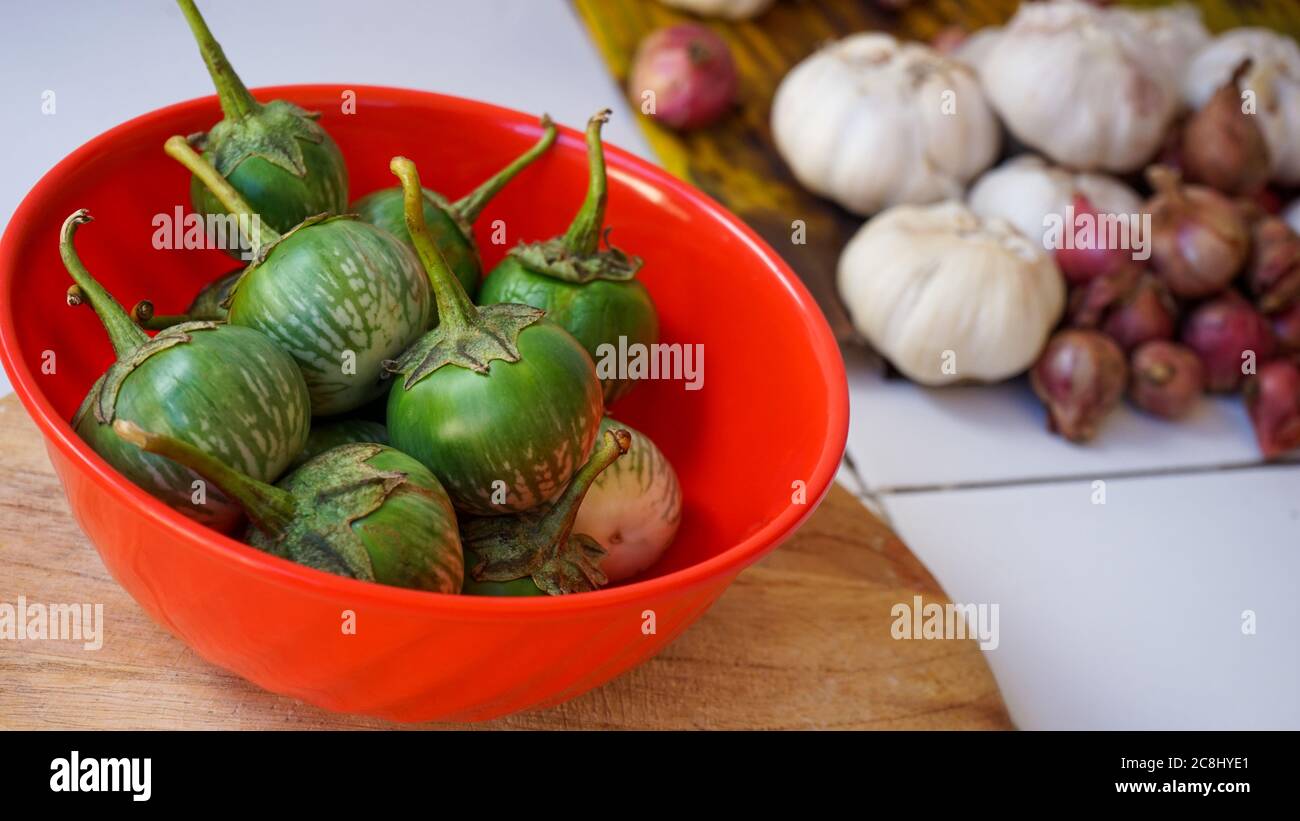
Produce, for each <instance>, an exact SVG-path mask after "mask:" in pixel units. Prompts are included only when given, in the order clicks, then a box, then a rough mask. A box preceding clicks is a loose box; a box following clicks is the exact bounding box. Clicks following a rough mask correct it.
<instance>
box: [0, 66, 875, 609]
mask: <svg viewBox="0 0 1300 821" xmlns="http://www.w3.org/2000/svg"><path fill="white" fill-rule="evenodd" d="M345 90H351V91H354V92H356V93H357V94H358V97H361V98H364V97H366V96H370V98H371V99H382V100H383V101H384V102H385V103H396V104H421V103H424V104H427V103H428V102H430V101H431V100H436V101H437V102H438V104H439V106H440V107H443V108H445V109H448V110H451V111H452V112H453V113H454V112H456V111H462V112H465V113H466V114H469V113H475V114H479V115H483V114H487V115H489V116H491V117H493V118H496V119H499V120H513V121H514V122H516V123H517V124H518V125H519V126H521V127H531V128H536V126H537V122H538V118H537V117H536V116H534V115H530V114H525V113H523V112H520V111H516V110H514V109H509V108H504V107H501V106H495V105H491V104H488V103H483V102H479V101H476V100H469V99H465V98H463V97H455V96H451V95H446V94H437V93H434V92H429V91H420V90H416V89H408V88H398V87H393V86H373V85H344V84H332V83H317V84H296V85H279V86H265V87H260V88H257V89H254V91H255V92H256V93H257V95H258V96H259V97H283V98H285V99H289V100H293V99H295V98H300V97H303V96H319V95H322V94H330V95H333V96H336V97H337V96H338V95H339V94H341V93H342V92H343V91H345ZM215 101H216V97H215V96H212V95H209V96H206V97H199V98H195V99H192V100H186V101H184V102H180V103H175V104H172V105H169V106H165V107H163V108H159V109H155V110H154V111H150V112H148V113H145V114H142V115H140V116H138V117H134V118H132V119H130V120H127V121H126V122H124V123H122V124H121V125H118V126H115V127H114V128H111V129H109V130H108V131H106V132H104V133H102V134H100V135H99V136H97V137H94V138H92V139H90V140H89V141H88V142H86V143H85V144H84V145H82V146H81V147H80V148H78V149H77V150H75V151H73V152H72V153H71V154H69V155H68V156H67V157H65V158H64V159H63V160H61V161H60V162H59V163H58V164H57V165H55V166H54V167H53V168H51V169H50V170H49V171H48V172H46V174H45V175H44V176H43V177H41V179H40V180H39V181H38V182H37V183H36V185H35V186H33V187H32V190H31V191H29V192H28V194H27V196H25V197H24V198H23V201H22V202H21V203H20V204H19V206H18V208H17V209H16V210H15V211H14V214H13V217H12V219H11V220H10V222H9V225H8V227H7V228H6V230H5V232H4V236H3V238H0V293H9V292H12V288H13V283H12V282H11V280H12V279H14V277H15V276H16V273H17V265H16V263H17V260H16V259H15V256H16V253H17V251H16V247H17V245H18V241H17V237H18V235H19V234H21V233H24V232H25V231H27V230H29V229H30V228H31V227H32V224H33V223H34V222H35V220H36V217H35V214H34V213H32V212H33V211H34V210H35V207H36V206H35V202H36V200H38V199H40V198H41V195H42V194H44V193H46V192H47V191H50V190H54V189H57V188H59V187H61V186H62V185H63V183H64V180H65V179H66V178H68V177H70V176H71V174H72V172H73V171H74V170H75V169H76V168H77V166H78V165H79V164H80V163H81V162H82V161H84V160H85V159H86V158H87V157H89V156H90V155H92V154H94V153H96V152H98V151H101V150H102V146H103V145H104V144H105V143H108V142H111V141H112V140H113V139H114V138H116V137H118V136H120V135H122V134H124V133H128V132H131V131H133V130H135V129H136V128H137V127H139V126H141V125H144V124H152V123H154V122H156V121H159V120H167V119H170V118H172V117H174V116H176V115H178V114H181V113H189V112H190V110H192V109H195V108H200V107H211V106H214V105H215ZM560 133H561V137H560V139H561V141H564V142H566V143H569V144H571V145H572V146H576V147H578V148H580V149H581V148H582V146H583V144H584V143H583V134H582V132H581V131H578V130H575V129H572V128H568V127H561V129H560ZM606 162H607V164H608V165H609V167H610V170H611V172H624V173H628V174H629V175H631V176H633V177H637V178H640V179H641V180H644V181H647V182H649V183H651V184H652V185H654V186H656V187H658V188H661V189H667V190H670V191H672V192H673V193H675V194H677V195H678V196H680V197H682V198H684V199H686V200H688V201H690V202H691V203H692V204H694V205H695V206H696V207H698V208H700V209H701V210H702V211H704V212H705V213H708V214H709V215H711V216H713V217H715V218H717V219H718V220H719V222H721V223H722V224H723V225H725V226H727V228H728V229H729V230H731V231H732V233H733V234H735V235H736V236H738V237H739V238H740V239H741V240H742V241H743V242H744V243H745V244H746V245H748V246H749V247H750V249H751V250H752V251H753V253H754V254H755V256H756V257H758V258H759V259H760V260H762V261H763V262H764V263H765V264H766V265H767V267H768V268H769V269H770V270H771V271H772V273H773V274H774V275H775V276H776V277H777V279H778V280H779V281H780V282H781V284H782V285H784V286H785V288H786V290H787V291H788V292H789V293H790V296H791V297H793V299H794V301H795V303H796V305H797V306H798V307H799V309H800V314H801V316H802V319H803V321H804V325H805V328H806V330H807V332H808V333H809V335H810V337H811V339H812V344H813V348H814V350H815V353H816V358H817V361H818V362H820V363H821V365H822V367H824V368H826V369H827V370H828V372H829V375H830V377H831V379H830V382H831V396H830V397H829V400H830V401H829V403H828V407H829V418H828V420H827V421H828V425H829V434H828V436H827V438H826V441H825V442H823V444H822V449H821V452H820V453H819V454H818V457H817V462H816V465H815V467H814V469H813V471H812V474H811V475H810V476H809V477H808V479H807V486H806V487H807V490H808V493H809V501H808V503H807V504H805V505H799V506H796V505H791V506H790V507H788V508H786V509H785V510H784V511H782V513H781V514H780V515H779V516H777V517H776V518H775V519H773V520H772V521H770V522H768V523H767V524H765V525H764V526H763V527H761V528H760V529H758V530H757V531H755V532H754V533H751V534H750V535H749V536H748V537H746V538H745V539H743V540H742V541H741V542H739V543H738V544H735V545H733V546H731V547H730V548H728V549H727V550H725V551H723V552H722V553H720V554H718V555H717V556H714V557H712V558H710V559H707V560H705V561H703V562H699V563H697V564H693V565H690V566H689V567H685V568H682V569H680V570H676V571H674V572H672V573H668V574H665V575H663V576H657V577H654V578H651V579H646V580H644V581H639V582H635V583H633V584H627V585H621V586H615V587H610V588H606V589H603V590H598V591H595V592H591V593H582V594H578V595H573V596H540V597H513V598H512V597H500V598H497V597H483V596H465V595H461V594H451V593H432V592H427V591H421V590H409V589H405V588H400V587H391V586H388V585H382V584H375V583H371V582H364V581H358V580H356V579H349V578H346V577H343V576H337V575H334V574H332V573H326V572H324V571H320V570H315V569H313V568H309V567H305V566H303V565H300V564H297V563H295V562H292V561H289V560H287V559H281V558H279V557H276V556H272V555H270V554H268V553H264V552H262V551H260V550H257V549H256V548H254V547H252V546H250V545H247V544H244V543H243V542H240V541H238V540H236V539H234V538H232V537H230V536H226V535H224V534H222V533H219V532H217V531H215V530H210V529H208V528H206V527H204V526H202V525H200V524H198V523H196V522H194V521H192V520H190V519H188V518H186V517H185V516H183V515H181V514H180V513H178V512H176V511H174V510H172V509H171V508H169V507H167V506H166V505H164V504H163V503H162V502H160V501H158V500H157V499H155V498H153V497H152V496H150V495H148V494H147V493H145V492H144V491H143V490H140V489H139V488H137V487H136V486H135V485H133V484H132V483H131V482H130V481H128V480H127V479H125V478H124V477H122V476H121V475H120V474H118V473H117V471H115V470H114V469H113V468H112V467H111V466H110V465H109V464H108V463H107V462H105V461H104V460H103V459H102V458H101V457H100V456H99V455H98V454H96V453H95V452H94V451H92V450H91V449H90V448H89V447H88V446H87V445H86V444H85V443H84V442H83V441H82V440H81V438H80V437H79V436H77V435H76V433H75V431H73V429H72V426H71V424H70V423H69V422H68V421H67V420H65V419H63V418H61V417H60V416H59V415H58V413H57V412H56V411H55V410H54V407H53V406H52V405H51V404H50V403H49V401H48V400H46V399H45V398H44V396H42V395H41V393H40V392H39V391H38V390H37V389H36V387H35V384H34V382H35V380H34V376H33V374H32V373H31V372H30V371H29V369H28V368H27V366H26V365H25V364H24V363H22V362H20V361H18V360H17V359H15V354H16V350H17V333H16V328H15V326H14V318H13V307H12V301H11V302H10V305H11V307H10V308H9V310H5V311H0V359H2V361H3V362H4V367H5V370H6V371H8V373H9V378H10V380H11V382H12V383H13V386H14V391H15V393H16V394H17V395H18V398H19V400H20V401H21V402H22V403H23V405H24V406H25V407H26V408H27V412H28V414H29V415H30V416H31V417H32V419H33V420H34V421H35V422H36V426H37V428H39V429H40V431H41V433H42V434H43V435H44V436H45V438H46V440H47V445H48V443H51V442H52V443H53V444H54V446H55V447H57V448H58V450H59V451H60V453H62V454H63V456H64V457H65V458H67V459H68V460H70V461H71V462H73V463H75V464H77V465H78V466H79V467H80V468H82V469H83V470H85V472H87V473H88V474H89V475H90V476H91V477H93V479H94V481H95V482H96V483H97V484H99V485H100V486H101V487H104V488H106V489H107V490H108V491H109V492H110V493H111V494H114V495H115V496H117V497H118V498H119V499H120V500H122V501H123V502H125V503H126V504H130V505H134V506H136V507H140V508H143V512H145V513H148V514H149V515H150V516H152V517H153V518H155V519H156V520H158V521H159V522H161V523H162V524H163V525H164V526H165V527H168V528H170V529H171V530H173V531H174V532H176V534H177V535H178V536H183V537H185V538H179V539H177V542H178V543H179V544H182V545H185V546H186V548H187V549H189V548H190V547H191V546H192V545H191V542H192V543H193V546H197V547H198V548H199V549H200V550H203V551H206V552H209V553H211V554H215V555H217V556H220V557H223V558H225V559H226V560H229V561H231V562H233V563H234V564H235V565H237V566H239V567H240V568H241V569H242V570H245V571H246V572H255V573H259V574H263V575H264V576H266V577H268V579H270V580H274V581H276V582H278V583H282V584H286V585H290V586H293V587H296V588H298V589H299V590H302V591H303V592H309V593H315V594H322V595H330V596H339V597H346V598H347V599H348V600H349V601H355V602H364V603H366V604H370V605H377V606H385V607H403V608H414V609H419V610H427V609H430V608H432V609H438V608H445V609H446V610H447V611H450V612H452V613H455V614H456V615H465V616H480V617H492V616H517V615H519V614H524V613H540V612H545V613H548V614H553V615H563V614H567V613H576V612H579V611H583V610H590V609H595V608H602V607H605V606H615V605H620V604H626V603H628V602H635V601H638V600H648V599H650V598H652V597H654V596H656V595H659V594H672V593H674V592H679V591H684V590H687V589H690V588H693V587H695V586H698V585H702V584H706V583H708V582H709V581H711V580H714V579H719V578H723V577H725V576H726V575H727V574H728V573H731V574H734V573H737V572H739V571H740V570H741V569H743V568H744V567H745V566H747V565H748V564H750V563H752V562H754V561H756V560H757V559H758V558H760V557H761V556H762V555H763V554H765V553H766V552H767V551H769V550H771V549H773V548H775V547H776V546H777V545H778V544H780V543H781V542H782V541H784V539H786V538H787V537H788V536H789V535H790V534H791V533H792V532H793V531H794V530H795V529H796V528H797V527H798V526H799V525H800V524H801V523H802V522H803V521H804V520H805V519H806V518H807V517H808V516H809V515H811V513H812V511H813V510H815V509H816V507H817V505H818V503H820V501H821V500H822V498H823V497H824V496H825V495H826V493H827V492H828V491H829V489H830V485H831V482H832V480H833V478H834V476H835V473H836V470H837V468H838V466H839V463H840V459H841V457H842V455H843V453H844V447H845V441H846V439H847V436H848V416H849V400H848V385H847V382H846V379H845V373H844V361H843V359H842V357H841V356H840V351H839V347H838V345H837V344H836V342H835V340H834V337H833V336H832V334H831V330H830V327H829V326H828V325H827V323H826V319H825V317H824V316H823V315H822V312H821V309H820V308H818V306H817V303H816V302H815V301H814V300H813V298H812V296H811V295H810V294H809V293H808V290H807V289H806V288H805V287H804V285H803V283H802V282H800V281H799V278H798V277H797V276H796V275H795V273H794V272H793V271H792V270H791V269H790V268H789V266H788V265H786V263H785V261H784V260H782V259H781V257H780V255H778V254H777V253H776V252H775V251H774V250H773V249H772V248H771V246H769V245H768V244H767V243H766V242H765V241H764V240H763V239H762V238H760V237H759V236H758V235H757V234H756V233H754V231H753V230H752V229H750V228H749V226H747V225H745V224H744V223H743V222H742V221H741V220H740V219H739V218H738V217H736V216H734V215H733V214H731V212H729V211H727V210H726V209H725V208H724V207H723V206H722V205H721V204H719V203H718V202H717V201H716V200H714V199H713V198H711V197H709V196H708V195H706V194H705V193H703V192H702V191H700V190H699V189H697V188H695V187H694V186H691V185H689V184H687V183H685V182H683V181H681V180H679V179H677V178H676V177H674V176H672V175H671V174H669V173H668V172H666V171H664V170H663V169H661V168H659V167H657V166H654V165H652V164H651V163H649V162H647V161H645V160H643V159H641V158H639V157H637V156H635V155H633V154H631V153H629V152H628V151H626V150H623V149H620V148H617V147H615V146H612V145H609V144H606Z"/></svg>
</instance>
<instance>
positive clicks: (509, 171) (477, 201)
mask: <svg viewBox="0 0 1300 821" xmlns="http://www.w3.org/2000/svg"><path fill="white" fill-rule="evenodd" d="M541 125H542V137H541V139H539V140H538V141H537V142H536V143H535V144H534V145H533V147H532V148H530V149H528V150H527V151H525V152H524V153H522V154H520V155H519V156H518V157H517V158H515V160H514V162H512V163H510V164H509V165H507V166H506V167H505V168H502V169H501V170H500V171H498V172H497V173H496V174H495V175H494V176H492V177H490V178H489V179H487V180H485V181H484V182H483V184H482V185H480V186H479V187H478V188H475V189H474V190H473V191H471V192H469V193H468V194H466V195H465V196H463V197H461V198H460V199H459V200H457V201H456V203H455V205H453V206H452V208H453V209H455V211H456V213H457V214H458V215H459V216H460V217H461V219H463V220H465V221H466V222H469V223H473V222H474V220H476V219H478V217H479V214H481V213H483V209H484V208H485V207H486V206H487V204H488V203H489V202H491V200H492V198H493V197H495V196H496V195H497V194H499V193H501V189H502V188H505V187H506V184H507V183H509V182H510V181H511V180H512V179H514V178H515V175H517V174H518V173H519V172H520V171H523V170H524V169H525V168H527V167H528V166H530V165H532V164H533V162H534V161H536V160H537V158H538V157H540V156H542V155H543V154H545V153H546V151H547V149H549V148H550V147H551V146H552V145H553V144H554V143H555V135H556V128H555V123H553V122H551V117H550V115H549V114H543V115H542V122H541Z"/></svg>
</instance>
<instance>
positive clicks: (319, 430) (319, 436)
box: [290, 419, 388, 468]
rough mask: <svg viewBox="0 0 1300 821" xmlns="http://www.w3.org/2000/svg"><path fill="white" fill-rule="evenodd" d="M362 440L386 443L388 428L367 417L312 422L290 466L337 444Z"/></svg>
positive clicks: (312, 457) (347, 443)
mask: <svg viewBox="0 0 1300 821" xmlns="http://www.w3.org/2000/svg"><path fill="white" fill-rule="evenodd" d="M362 442H371V443H374V444H376V445H387V444H388V428H386V427H384V426H383V424H382V423H380V422H373V421H371V420H369V419H337V420H333V419H331V420H323V421H320V422H317V423H314V424H313V425H312V426H311V432H310V433H308V434H307V444H306V445H304V446H303V449H302V452H301V453H299V454H298V458H297V459H294V460H293V464H292V465H290V467H295V468H296V467H298V466H299V465H301V464H303V463H304V462H307V461H308V460H310V459H314V458H315V457H317V456H319V455H321V454H322V453H324V452H325V451H327V450H330V449H331V448H336V447H338V446H339V445H350V444H353V443H362Z"/></svg>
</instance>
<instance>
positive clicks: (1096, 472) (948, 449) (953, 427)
mask: <svg viewBox="0 0 1300 821" xmlns="http://www.w3.org/2000/svg"><path fill="white" fill-rule="evenodd" d="M845 360H846V364H847V365H848V369H849V402H850V407H851V409H852V412H851V414H850V421H849V454H850V455H851V456H852V458H853V462H854V464H855V466H856V467H857V472H858V476H859V477H861V479H862V481H863V482H864V483H865V484H866V485H867V489H868V490H870V491H872V492H887V491H890V490H894V489H898V488H918V487H920V488H934V487H943V486H951V485H959V484H966V483H980V484H986V483H994V482H996V483H1005V482H1014V481H1023V480H1029V479H1041V478H1044V477H1067V476H1077V477H1088V478H1093V477H1098V476H1114V475H1116V474H1125V473H1132V472H1141V471H1157V470H1159V471H1165V470H1171V469H1183V468H1205V467H1209V466H1219V465H1249V464H1258V463H1259V462H1260V459H1259V454H1258V452H1257V451H1256V448H1255V438H1254V434H1253V432H1252V431H1251V427H1250V421H1249V419H1248V418H1247V416H1246V412H1245V408H1244V407H1243V406H1242V404H1241V400H1240V398H1239V397H1235V396H1233V397H1220V398H1214V399H1207V400H1204V401H1202V402H1201V403H1200V404H1199V405H1198V407H1197V409H1196V410H1195V411H1194V412H1193V414H1192V415H1191V416H1190V417H1188V418H1187V419H1183V420H1180V421H1179V422H1176V423H1173V422H1165V421H1162V420H1160V419H1157V418H1155V417H1152V416H1148V415H1146V414H1143V413H1141V412H1139V411H1136V410H1134V409H1133V408H1131V407H1129V406H1128V405H1127V404H1125V405H1123V406H1122V407H1121V408H1120V409H1118V410H1117V411H1115V412H1114V413H1113V414H1111V415H1110V417H1108V418H1107V420H1106V422H1105V424H1104V426H1103V427H1102V429H1101V431H1100V433H1099V434H1098V436H1097V438H1096V439H1095V440H1094V441H1093V442H1090V443H1088V444H1087V445H1073V444H1070V443H1069V442H1067V441H1066V440H1065V439H1063V438H1061V437H1060V436H1056V435H1053V434H1050V433H1048V431H1047V427H1046V426H1047V415H1046V411H1045V409H1044V408H1043V406H1042V405H1041V404H1040V403H1039V402H1038V400H1037V399H1036V398H1035V397H1034V395H1033V391H1032V390H1031V389H1030V387H1029V383H1028V381H1027V380H1025V379H1020V380H1016V381H1013V382H1009V383H1004V384H1000V385H975V386H962V387H947V388H925V387H922V386H919V385H915V384H913V383H911V382H908V381H906V380H904V379H888V380H887V379H884V378H883V377H882V376H881V375H880V373H879V370H878V368H877V367H875V366H874V365H873V363H872V360H871V358H870V357H869V355H867V354H865V353H864V352H862V351H860V350H847V351H845Z"/></svg>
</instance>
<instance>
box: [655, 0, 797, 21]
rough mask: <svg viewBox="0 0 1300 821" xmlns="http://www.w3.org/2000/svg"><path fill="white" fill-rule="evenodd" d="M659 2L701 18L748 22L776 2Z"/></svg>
mask: <svg viewBox="0 0 1300 821" xmlns="http://www.w3.org/2000/svg"><path fill="white" fill-rule="evenodd" d="M659 2H661V3H663V4H664V5H665V6H672V7H673V8H675V9H681V10H682V11H689V12H691V13H692V14H698V15H700V16H701V17H722V18H724V19H727V20H747V19H749V18H750V17H757V16H758V15H760V14H762V13H763V12H765V11H767V9H768V7H769V6H771V5H772V3H773V2H775V0H659Z"/></svg>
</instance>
